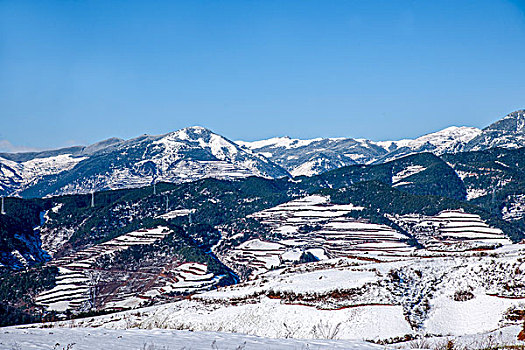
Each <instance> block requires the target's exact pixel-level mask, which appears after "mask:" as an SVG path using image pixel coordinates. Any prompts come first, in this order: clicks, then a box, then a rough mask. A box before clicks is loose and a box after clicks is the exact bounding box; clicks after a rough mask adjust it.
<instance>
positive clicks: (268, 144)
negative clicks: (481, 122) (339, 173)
mask: <svg viewBox="0 0 525 350" xmlns="http://www.w3.org/2000/svg"><path fill="white" fill-rule="evenodd" d="M480 133H481V130H479V129H477V128H472V127H449V128H446V129H444V130H441V131H438V132H435V133H431V134H427V135H424V136H421V137H419V138H417V139H414V140H410V139H406V140H399V141H371V140H365V139H352V138H328V139H322V138H317V139H311V140H300V139H291V138H289V137H277V138H272V139H268V140H261V141H254V142H245V141H237V143H238V144H239V145H241V146H242V147H244V148H247V149H250V150H252V151H254V152H257V153H259V154H262V155H264V156H265V157H267V158H269V159H270V160H272V161H274V162H275V163H277V164H279V165H281V166H282V167H284V168H285V169H287V170H288V171H289V172H290V173H291V174H292V175H294V176H300V175H306V176H311V175H315V174H320V173H322V172H325V171H328V170H332V169H336V168H340V167H342V166H347V165H353V164H369V163H374V162H384V161H388V160H393V159H397V158H400V157H402V156H405V155H408V154H412V153H419V152H433V153H435V154H443V153H447V152H456V151H458V150H461V149H462V147H463V146H464V145H465V144H466V143H467V142H469V141H470V140H472V139H473V138H474V137H476V136H478V135H479V134H480Z"/></svg>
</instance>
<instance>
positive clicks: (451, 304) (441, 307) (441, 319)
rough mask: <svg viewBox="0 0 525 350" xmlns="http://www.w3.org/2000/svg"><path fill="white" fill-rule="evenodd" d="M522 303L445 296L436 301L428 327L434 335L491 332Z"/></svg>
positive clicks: (475, 297)
mask: <svg viewBox="0 0 525 350" xmlns="http://www.w3.org/2000/svg"><path fill="white" fill-rule="evenodd" d="M522 303H523V301H522V300H516V299H504V298H500V297H497V296H490V295H486V294H481V293H474V298H473V299H471V300H466V301H455V300H454V299H452V298H451V297H450V296H446V295H441V296H439V297H438V298H436V299H435V300H434V301H433V302H432V311H431V312H430V314H429V318H428V320H427V321H426V322H425V328H426V330H427V332H428V333H431V334H444V335H463V334H476V333H482V332H490V331H494V330H496V329H498V328H499V326H500V321H501V315H502V314H503V313H504V312H505V311H506V310H508V309H509V308H510V307H511V306H515V305H519V304H522Z"/></svg>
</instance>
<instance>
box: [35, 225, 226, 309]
mask: <svg viewBox="0 0 525 350" xmlns="http://www.w3.org/2000/svg"><path fill="white" fill-rule="evenodd" d="M170 233H171V231H170V230H169V229H168V228H167V227H162V226H160V227H157V228H153V229H142V230H137V231H134V232H130V233H128V234H125V235H122V236H119V237H117V238H114V239H112V240H110V241H108V242H105V243H101V244H98V245H95V246H93V247H89V248H86V249H83V250H80V251H77V252H75V253H74V254H72V255H70V256H68V257H65V258H61V259H56V260H54V261H53V262H52V264H53V265H55V266H57V267H58V268H59V276H58V277H57V279H56V282H57V285H56V286H55V287H54V288H53V289H51V290H49V291H46V292H43V293H41V294H40V295H38V297H37V298H36V301H37V303H38V304H40V305H43V306H45V307H46V308H47V309H48V310H56V311H65V310H82V309H89V308H91V307H94V306H96V307H97V308H101V309H123V308H130V307H137V306H140V305H142V304H144V303H145V302H147V301H150V300H152V299H153V298H155V297H160V296H164V295H173V294H177V293H178V294H181V293H192V292H195V291H198V290H203V289H209V288H211V287H212V286H214V285H215V284H216V283H218V281H219V280H220V277H218V276H215V275H214V274H213V273H208V272H207V266H206V265H205V264H198V263H180V262H178V261H177V260H176V259H175V260H174V261H173V263H172V264H170V265H168V266H163V267H157V268H155V267H151V268H150V269H149V270H142V271H127V270H114V269H112V270H104V269H101V268H97V267H96V265H95V262H96V261H97V259H98V258H100V257H102V256H105V255H110V254H113V253H115V252H118V251H122V250H126V249H129V248H130V247H132V246H135V245H148V244H153V243H154V242H155V241H157V240H159V239H162V238H164V237H165V236H166V235H168V234H170Z"/></svg>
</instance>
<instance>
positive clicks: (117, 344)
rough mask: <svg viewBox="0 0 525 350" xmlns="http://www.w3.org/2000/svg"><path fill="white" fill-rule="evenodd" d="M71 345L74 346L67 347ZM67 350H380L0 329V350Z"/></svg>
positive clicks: (212, 336) (196, 336) (208, 335)
mask: <svg viewBox="0 0 525 350" xmlns="http://www.w3.org/2000/svg"><path fill="white" fill-rule="evenodd" d="M71 344H74V345H71ZM68 345H70V346H72V347H71V350H101V349H113V350H121V349H122V350H124V349H125V350H182V349H185V350H190V349H191V350H201V349H202V350H204V349H206V350H208V349H212V350H213V349H217V350H235V349H239V350H241V349H246V350H249V349H250V350H252V349H253V350H303V349H304V350H306V349H312V350H314V349H315V350H339V349H341V350H343V349H346V350H351V349H356V350H357V349H363V350H373V349H383V348H384V347H382V346H379V345H375V344H370V343H366V342H363V341H337V340H296V339H270V338H260V337H254V336H249V335H243V334H231V333H219V332H188V331H176V330H138V329H132V330H125V331H123V330H109V329H100V328H99V329H93V328H54V329H52V330H50V329H16V328H4V329H0V349H1V350H4V349H5V350H13V349H24V350H25V349H38V350H47V349H53V350H54V349H69V348H67V346H68Z"/></svg>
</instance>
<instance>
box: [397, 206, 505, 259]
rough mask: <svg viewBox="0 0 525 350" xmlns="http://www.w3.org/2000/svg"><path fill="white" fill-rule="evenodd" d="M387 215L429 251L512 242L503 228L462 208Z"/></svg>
mask: <svg viewBox="0 0 525 350" xmlns="http://www.w3.org/2000/svg"><path fill="white" fill-rule="evenodd" d="M390 218H391V219H392V220H393V221H395V222H397V223H398V224H399V225H400V226H402V227H403V228H405V229H406V230H407V231H408V232H411V233H412V234H413V235H414V236H415V237H416V238H417V239H418V241H419V242H420V243H421V244H423V245H424V246H425V248H426V249H427V250H431V251H466V250H472V249H482V248H486V249H491V248H494V247H498V246H501V245H506V244H511V243H512V242H511V241H510V239H509V238H508V237H507V236H506V235H505V234H504V233H503V231H501V230H500V229H498V228H494V227H490V226H489V225H488V224H487V223H486V222H485V221H483V220H482V219H481V218H480V216H479V215H476V214H469V213H466V212H464V211H462V210H446V211H442V212H441V213H439V214H438V215H436V216H423V215H394V216H391V217H390Z"/></svg>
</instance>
